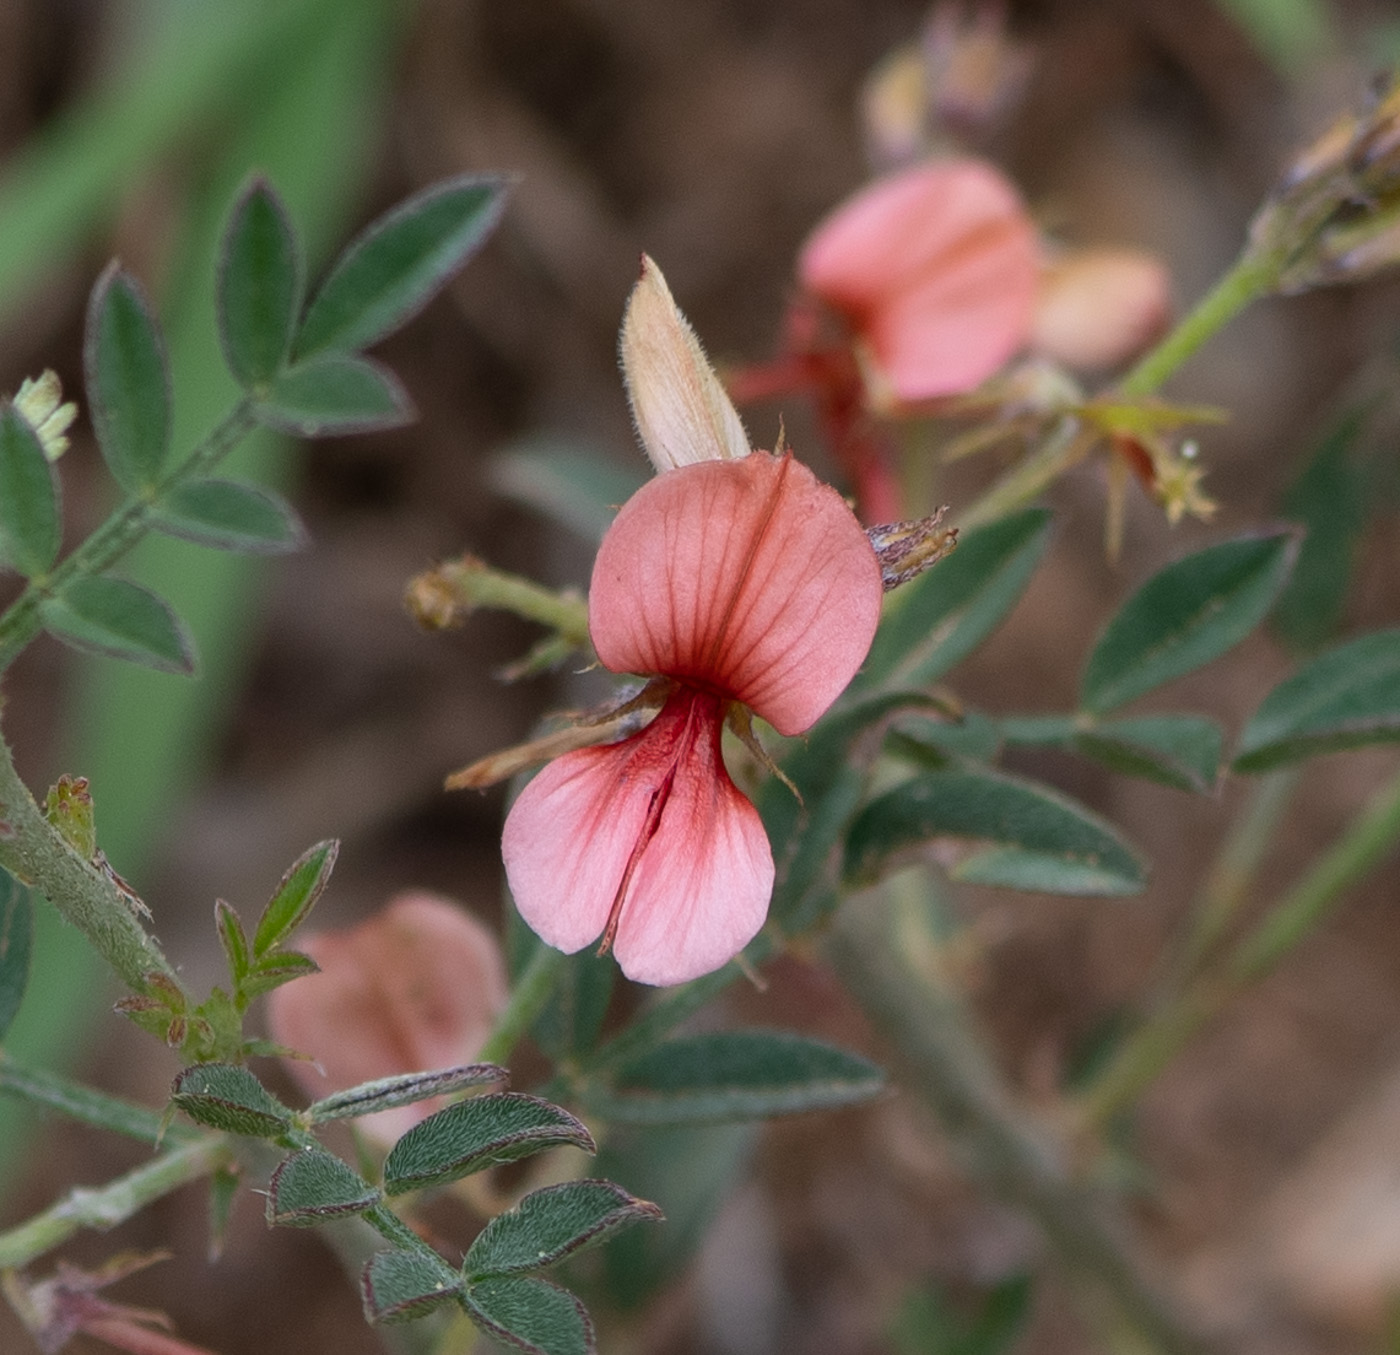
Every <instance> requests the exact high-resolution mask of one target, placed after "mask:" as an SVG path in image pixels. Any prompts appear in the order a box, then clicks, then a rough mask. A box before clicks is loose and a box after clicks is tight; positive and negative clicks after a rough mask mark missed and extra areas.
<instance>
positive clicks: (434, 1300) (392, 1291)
mask: <svg viewBox="0 0 1400 1355" xmlns="http://www.w3.org/2000/svg"><path fill="white" fill-rule="evenodd" d="M464 1289H465V1285H464V1284H463V1281H462V1277H461V1276H460V1275H458V1274H457V1272H456V1271H455V1270H452V1269H450V1268H449V1267H448V1266H447V1264H446V1263H445V1262H443V1261H440V1260H438V1259H437V1257H435V1256H432V1255H430V1254H429V1253H428V1252H426V1251H423V1252H417V1251H381V1252H376V1253H375V1254H374V1255H373V1256H371V1257H370V1259H369V1262H368V1263H367V1264H366V1266H365V1268H364V1272H363V1273H362V1275H361V1276H360V1294H361V1297H362V1298H363V1300H364V1305H365V1317H366V1319H367V1320H368V1321H370V1322H372V1323H374V1324H376V1325H378V1324H381V1323H391V1322H411V1321H412V1320H413V1319H414V1318H416V1317H424V1316H426V1315H427V1314H428V1313H430V1312H432V1310H433V1309H434V1308H438V1307H441V1306H442V1305H443V1304H444V1303H452V1302H454V1301H455V1300H456V1299H457V1298H458V1297H459V1296H460V1295H461V1294H462V1292H463V1290H464Z"/></svg>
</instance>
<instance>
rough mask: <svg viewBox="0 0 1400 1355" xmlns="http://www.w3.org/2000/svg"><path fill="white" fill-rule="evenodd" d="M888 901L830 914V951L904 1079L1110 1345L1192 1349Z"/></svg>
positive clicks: (926, 939) (1181, 1353)
mask: <svg viewBox="0 0 1400 1355" xmlns="http://www.w3.org/2000/svg"><path fill="white" fill-rule="evenodd" d="M865 902H866V903H867V904H880V905H883V904H884V902H885V900H884V899H878V900H875V899H871V900H866V901H865ZM890 911H891V910H889V909H886V908H884V907H883V906H880V907H862V906H860V905H858V904H857V905H856V906H850V905H848V906H847V907H846V908H845V909H844V910H843V911H842V912H841V913H839V914H838V915H837V920H836V925H835V927H834V928H833V931H832V934H831V936H830V938H829V944H828V954H829V956H830V958H831V960H832V963H833V964H834V966H835V968H836V972H837V973H838V974H839V975H840V977H841V979H842V980H843V982H844V984H845V987H846V989H847V991H848V992H850V993H851V994H852V995H853V996H854V997H855V999H856V1001H857V1002H859V1003H860V1005H861V1007H862V1008H863V1009H864V1010H865V1012H866V1014H867V1015H868V1016H870V1018H871V1019H872V1020H873V1021H874V1022H875V1024H876V1025H877V1026H878V1027H880V1029H881V1030H882V1031H883V1032H884V1034H885V1036H886V1037H887V1038H888V1039H889V1041H890V1042H891V1044H892V1045H893V1046H894V1049H895V1051H896V1052H897V1054H898V1055H899V1057H900V1059H901V1061H902V1062H903V1063H904V1064H905V1065H906V1068H907V1071H908V1074H909V1081H908V1085H909V1086H910V1087H911V1089H912V1090H913V1091H914V1092H915V1094H917V1095H918V1096H920V1097H921V1098H922V1099H923V1100H924V1101H926V1102H927V1103H928V1104H929V1105H930V1106H931V1107H932V1108H933V1109H934V1110H935V1111H936V1112H937V1113H938V1115H939V1116H940V1118H941V1119H942V1121H943V1124H944V1127H945V1129H946V1130H947V1132H948V1134H949V1136H950V1138H951V1139H952V1141H953V1143H954V1145H955V1147H956V1148H957V1149H958V1150H959V1151H960V1152H961V1153H962V1155H963V1156H964V1158H965V1159H966V1160H967V1163H968V1166H969V1168H970V1170H971V1171H972V1172H973V1174H974V1175H975V1176H976V1177H977V1178H978V1179H980V1180H981V1181H982V1182H983V1183H984V1184H985V1185H986V1186H987V1187H988V1189H989V1190H991V1191H992V1192H993V1193H994V1194H996V1195H997V1196H999V1197H1000V1198H1001V1199H1003V1200H1005V1201H1007V1202H1009V1203H1011V1204H1013V1205H1014V1206H1016V1207H1017V1208H1019V1209H1021V1210H1023V1211H1024V1212H1025V1213H1026V1214H1028V1215H1029V1216H1030V1217H1031V1218H1033V1219H1034V1220H1035V1222H1036V1224H1037V1225H1038V1226H1039V1228H1040V1230H1041V1232H1042V1233H1043V1234H1044V1236H1045V1239H1046V1241H1047V1242H1048V1243H1049V1244H1050V1245H1051V1248H1052V1249H1053V1253H1054V1256H1055V1259H1056V1260H1057V1261H1058V1262H1059V1263H1060V1264H1061V1265H1062V1266H1063V1268H1064V1270H1065V1272H1066V1274H1067V1276H1068V1278H1069V1279H1070V1280H1071V1282H1072V1283H1073V1285H1074V1288H1075V1291H1076V1293H1077V1294H1078V1295H1079V1296H1080V1298H1081V1300H1082V1302H1083V1303H1084V1305H1085V1308H1086V1311H1087V1312H1088V1314H1089V1316H1090V1317H1091V1318H1092V1319H1093V1320H1094V1321H1095V1322H1096V1324H1097V1326H1098V1327H1099V1329H1100V1330H1101V1331H1102V1332H1103V1333H1104V1335H1105V1336H1107V1337H1108V1338H1109V1339H1110V1340H1111V1342H1112V1343H1113V1345H1114V1346H1115V1347H1117V1348H1119V1349H1134V1350H1144V1351H1153V1352H1159V1353H1160V1355H1195V1352H1199V1351H1200V1350H1202V1349H1203V1343H1202V1342H1201V1341H1200V1340H1199V1339H1198V1338H1197V1337H1196V1336H1195V1335H1194V1334H1193V1333H1192V1332H1191V1331H1189V1330H1188V1328H1187V1326H1186V1325H1185V1324H1184V1323H1183V1322H1182V1320H1181V1318H1180V1317H1179V1316H1178V1315H1177V1313H1176V1312H1175V1310H1174V1308H1173V1307H1172V1305H1171V1304H1170V1303H1169V1302H1168V1301H1167V1300H1166V1299H1165V1298H1164V1297H1163V1296H1162V1295H1161V1294H1160V1293H1159V1292H1158V1291H1157V1287H1156V1286H1155V1285H1154V1284H1152V1283H1149V1281H1148V1279H1147V1275H1146V1273H1145V1269H1144V1267H1143V1266H1142V1265H1141V1264H1140V1263H1139V1262H1138V1261H1137V1260H1136V1258H1135V1257H1134V1255H1133V1252H1132V1250H1131V1248H1130V1247H1129V1245H1128V1243H1127V1240H1126V1238H1125V1237H1124V1236H1123V1229H1122V1227H1121V1223H1120V1221H1119V1220H1118V1219H1116V1218H1115V1217H1112V1216H1110V1215H1109V1214H1108V1213H1107V1211H1106V1207H1105V1201H1104V1200H1103V1199H1102V1198H1100V1197H1099V1196H1098V1195H1096V1194H1095V1193H1093V1192H1091V1190H1089V1189H1088V1188H1087V1187H1086V1186H1084V1185H1083V1184H1082V1183H1081V1182H1079V1181H1078V1180H1076V1179H1075V1178H1074V1176H1073V1174H1072V1172H1071V1170H1070V1167H1069V1163H1070V1161H1071V1158H1072V1154H1071V1153H1070V1152H1069V1151H1068V1148H1067V1146H1066V1145H1065V1144H1063V1143H1061V1142H1059V1141H1058V1140H1057V1138H1056V1136H1055V1135H1053V1134H1052V1133H1051V1132H1050V1131H1049V1129H1048V1128H1047V1127H1046V1126H1044V1125H1042V1124H1040V1123H1039V1122H1038V1121H1037V1118H1036V1117H1035V1116H1034V1115H1033V1114H1032V1113H1031V1112H1030V1110H1029V1108H1027V1107H1025V1106H1023V1105H1020V1104H1018V1103H1017V1101H1016V1100H1015V1098H1014V1097H1013V1095H1012V1093H1011V1091H1010V1090H1009V1088H1007V1086H1006V1085H1005V1083H1004V1081H1003V1079H1002V1077H1001V1075H1000V1074H999V1072H998V1071H997V1069H996V1066H995V1064H994V1063H993V1062H992V1060H991V1058H990V1057H989V1056H988V1055H987V1053H986V1052H985V1050H984V1049H983V1047H982V1045H981V1043H980V1041H979V1040H978V1039H977V1037H976V1035H975V1034H974V1032H973V1030H972V1028H971V1025H970V1021H969V1018H968V1015H967V1013H966V1012H965V1010H964V1009H963V1006H962V1003H961V1001H960V999H959V998H958V996H957V994H956V992H955V991H954V988H953V986H952V985H951V984H950V983H947V982H945V981H944V980H943V979H942V977H941V975H940V973H939V971H940V968H941V964H940V961H939V958H938V947H937V943H936V939H935V938H933V937H932V936H931V935H929V934H928V933H927V930H926V929H925V932H924V934H923V936H922V937H918V936H915V937H912V938H911V936H910V935H909V934H908V933H909V932H910V931H911V929H910V928H908V927H901V928H900V930H899V935H898V937H896V936H894V935H892V934H891V932H890V927H889V923H888V921H887V920H886V918H887V915H888V914H889V912H890Z"/></svg>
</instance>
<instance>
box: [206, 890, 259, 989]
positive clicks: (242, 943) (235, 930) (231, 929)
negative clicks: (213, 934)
mask: <svg viewBox="0 0 1400 1355" xmlns="http://www.w3.org/2000/svg"><path fill="white" fill-rule="evenodd" d="M214 928H215V930H216V931H217V932H218V933H219V944H220V945H221V946H222V947H223V950H224V958H225V959H226V960H228V972H229V977H230V978H231V979H232V980H233V986H234V988H235V990H236V989H237V988H239V987H240V985H241V984H242V982H243V980H244V978H245V977H246V976H247V974H248V968H249V965H250V963H251V957H250V956H249V954H248V938H247V936H245V935H244V932H243V923H242V922H241V921H239V917H238V914H237V912H235V911H234V907H233V905H232V904H231V903H226V902H225V901H224V900H223V899H216V900H215V901H214Z"/></svg>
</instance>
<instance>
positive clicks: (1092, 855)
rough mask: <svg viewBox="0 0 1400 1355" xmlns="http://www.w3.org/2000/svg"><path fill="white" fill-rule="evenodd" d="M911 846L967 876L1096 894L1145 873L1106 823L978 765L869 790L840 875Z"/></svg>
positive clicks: (867, 871) (877, 864) (865, 874)
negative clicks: (871, 795)
mask: <svg viewBox="0 0 1400 1355" xmlns="http://www.w3.org/2000/svg"><path fill="white" fill-rule="evenodd" d="M915 849H923V850H934V851H935V852H936V853H937V855H938V857H939V859H940V860H942V861H945V862H948V861H951V862H952V864H951V865H950V866H949V871H948V873H949V874H950V875H951V876H952V878H953V879H955V880H965V881H967V882H968V883H970V884H984V885H998V886H1001V887H1002V888H1005V889H1029V890H1037V891H1043V892H1045V893H1049V894H1099V895H1104V894H1136V893H1139V892H1140V891H1141V890H1142V889H1143V888H1144V887H1145V886H1146V883H1147V868H1146V865H1145V863H1144V862H1143V860H1142V858H1141V857H1140V856H1139V855H1138V853H1137V852H1136V851H1135V850H1134V849H1133V848H1132V847H1131V846H1129V844H1128V843H1127V842H1126V841H1125V840H1124V839H1123V838H1122V836H1121V835H1120V834H1119V833H1118V830H1117V829H1116V828H1114V827H1113V825H1112V824H1110V823H1107V822H1106V821H1105V820H1103V819H1101V818H1099V817H1098V816H1097V815H1096V814H1093V813H1091V812H1090V811H1089V810H1087V809H1085V808H1084V806H1082V805H1079V804H1076V803H1075V802H1074V801H1073V800H1071V799H1069V798H1068V797H1067V796H1064V795H1061V794H1060V793H1059V792H1058V791H1054V790H1051V789H1050V788H1049V787H1048V786H1042V785H1038V784H1036V783H1033V782H1029V781H1022V780H1020V779H1018V778H1015V777H1010V776H1006V775H1003V774H1002V773H999V772H993V771H990V770H985V769H970V768H969V769H956V768H950V769H948V770H944V771H931V772H925V773H923V774H922V775H919V776H916V777H914V778H912V779H911V780H909V781H907V782H905V783H904V784H903V785H901V786H899V787H897V788H896V789H894V790H892V791H888V792H886V793H885V794H884V795H881V796H879V797H878V798H877V799H875V800H873V801H872V802H871V803H870V804H869V805H867V806H866V808H865V809H864V810H862V811H861V813H860V815H859V817H857V819H856V820H855V822H854V823H853V824H852V825H851V830H850V833H849V835H848V836H847V840H846V867H845V868H846V875H847V878H848V879H849V880H851V881H852V882H854V883H868V882H870V881H873V880H875V879H878V878H879V876H880V875H881V874H882V873H883V871H884V870H885V869H886V868H887V867H888V866H890V865H893V864H894V863H896V862H897V861H899V860H902V859H904V857H905V856H907V854H908V853H909V852H911V851H913V850H915Z"/></svg>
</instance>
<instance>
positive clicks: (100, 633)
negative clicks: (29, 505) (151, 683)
mask: <svg viewBox="0 0 1400 1355" xmlns="http://www.w3.org/2000/svg"><path fill="white" fill-rule="evenodd" d="M39 620H40V621H41V622H42V624H43V627H44V629H45V630H46V631H48V633H49V634H50V635H52V636H53V637H54V638H55V639H58V640H62V641H63V643H64V644H66V645H71V646H72V647H73V648H74V649H79V650H82V651H83V652H84V653H86V654H105V655H106V656H107V657H108V658H112V659H126V660H127V661H128V662H130V663H139V664H141V665H142V666H143V667H146V668H157V669H160V670H161V671H162V672H166V673H185V674H192V673H193V672H194V671H195V660H194V645H193V642H192V641H191V640H190V637H189V634H188V633H187V632H186V630H185V628H184V626H183V625H182V624H181V622H180V619H179V617H177V616H176V615H175V613H174V612H172V611H171V610H170V607H169V606H168V605H167V604H166V603H165V602H164V601H162V600H161V599H160V598H158V597H157V596H156V595H155V594H154V593H152V592H151V591H150V590H149V589H146V588H142V587H141V586H140V585H139V584H135V583H129V582H128V581H127V580H126V579H118V578H114V577H113V576H112V575H110V574H99V575H96V576H91V575H84V574H80V575H78V576H77V577H76V578H72V579H70V580H68V582H67V583H65V584H64V585H63V588H62V589H61V591H59V592H58V593H55V594H54V595H53V596H52V597H47V598H45V599H44V600H43V601H42V602H40V604H39Z"/></svg>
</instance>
